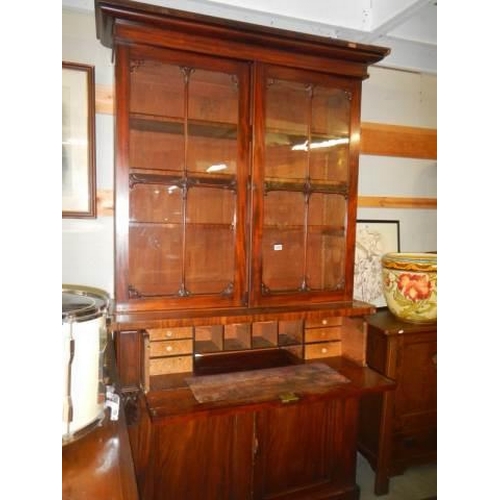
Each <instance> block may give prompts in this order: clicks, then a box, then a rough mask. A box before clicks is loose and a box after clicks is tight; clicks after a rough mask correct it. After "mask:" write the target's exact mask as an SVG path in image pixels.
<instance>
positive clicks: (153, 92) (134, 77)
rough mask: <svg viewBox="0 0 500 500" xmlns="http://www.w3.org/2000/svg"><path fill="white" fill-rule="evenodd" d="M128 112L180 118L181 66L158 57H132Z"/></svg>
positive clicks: (182, 95) (182, 101)
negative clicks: (165, 61)
mask: <svg viewBox="0 0 500 500" xmlns="http://www.w3.org/2000/svg"><path fill="white" fill-rule="evenodd" d="M130 113H131V114H135V113H138V114H145V115H153V116H161V117H169V118H177V119H179V118H183V116H184V73H183V71H182V69H181V68H180V67H179V66H178V65H172V64H166V63H163V62H160V61H154V60H146V61H144V60H141V61H134V62H133V64H132V67H131V71H130Z"/></svg>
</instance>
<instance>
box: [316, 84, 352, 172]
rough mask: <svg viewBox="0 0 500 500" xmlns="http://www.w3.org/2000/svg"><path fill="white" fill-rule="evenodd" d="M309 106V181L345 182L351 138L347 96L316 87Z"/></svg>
mask: <svg viewBox="0 0 500 500" xmlns="http://www.w3.org/2000/svg"><path fill="white" fill-rule="evenodd" d="M311 105H312V114H311V116H312V118H311V143H310V151H311V166H310V176H311V179H313V180H330V181H332V180H336V181H343V182H347V181H348V179H349V177H348V175H349V155H348V152H349V137H350V100H349V95H348V94H347V93H346V92H344V91H343V90H341V89H334V88H325V87H320V86H316V87H314V91H313V94H312V104H311Z"/></svg>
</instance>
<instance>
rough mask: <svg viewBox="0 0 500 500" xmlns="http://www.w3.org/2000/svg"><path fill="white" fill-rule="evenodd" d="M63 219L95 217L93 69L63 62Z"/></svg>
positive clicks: (92, 67)
mask: <svg viewBox="0 0 500 500" xmlns="http://www.w3.org/2000/svg"><path fill="white" fill-rule="evenodd" d="M62 216H63V217H71V218H85V217H88V218H95V217H96V187H95V84H94V66H89V65H85V64H76V63H71V62H64V61H63V63H62Z"/></svg>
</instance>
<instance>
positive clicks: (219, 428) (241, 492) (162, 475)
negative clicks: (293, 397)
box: [142, 413, 253, 500]
mask: <svg viewBox="0 0 500 500" xmlns="http://www.w3.org/2000/svg"><path fill="white" fill-rule="evenodd" d="M252 450H253V414H251V413H247V414H239V415H220V416H210V417H206V418H205V417H198V418H196V417H195V418H190V419H188V420H172V421H165V422H164V423H162V424H153V427H152V435H151V454H150V456H151V457H153V462H152V463H151V465H150V466H149V467H148V468H147V470H146V473H145V474H146V478H145V486H144V491H143V492H142V493H143V495H142V498H147V499H148V500H165V499H178V500H181V499H182V500H200V499H201V498H203V500H229V499H231V500H250V499H251V498H252V495H251V486H250V485H251V477H252Z"/></svg>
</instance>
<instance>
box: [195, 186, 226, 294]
mask: <svg viewBox="0 0 500 500" xmlns="http://www.w3.org/2000/svg"><path fill="white" fill-rule="evenodd" d="M235 213H236V195H235V193H234V192H233V191H231V190H229V189H216V188H207V187H195V188H191V189H189V192H188V198H187V216H186V220H187V226H186V249H187V252H186V287H187V289H188V290H189V292H190V293H222V292H224V290H226V289H227V288H228V286H230V284H231V283H232V281H233V275H234V266H235V263H234V253H235V241H234V237H235V233H234V222H235Z"/></svg>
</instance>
